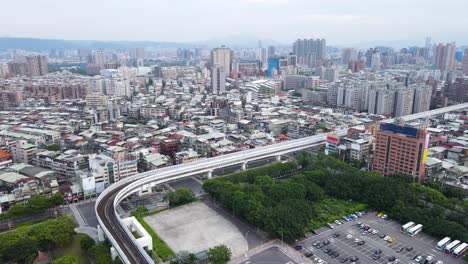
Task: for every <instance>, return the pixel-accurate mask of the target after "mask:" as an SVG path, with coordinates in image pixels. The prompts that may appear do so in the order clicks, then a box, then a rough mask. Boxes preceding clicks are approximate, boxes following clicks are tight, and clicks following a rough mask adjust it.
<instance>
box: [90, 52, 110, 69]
mask: <svg viewBox="0 0 468 264" xmlns="http://www.w3.org/2000/svg"><path fill="white" fill-rule="evenodd" d="M93 62H94V64H96V65H99V66H101V67H104V64H106V62H107V54H106V53H105V52H104V51H96V52H95V53H94V56H93Z"/></svg>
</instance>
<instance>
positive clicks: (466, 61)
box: [462, 49, 468, 76]
mask: <svg viewBox="0 0 468 264" xmlns="http://www.w3.org/2000/svg"><path fill="white" fill-rule="evenodd" d="M462 71H463V74H464V75H466V76H468V49H465V52H464V53H463V59H462Z"/></svg>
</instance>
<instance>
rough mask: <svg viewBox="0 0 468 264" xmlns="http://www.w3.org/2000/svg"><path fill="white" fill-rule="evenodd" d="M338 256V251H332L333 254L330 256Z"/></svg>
mask: <svg viewBox="0 0 468 264" xmlns="http://www.w3.org/2000/svg"><path fill="white" fill-rule="evenodd" d="M339 256H340V253H338V252H336V251H335V252H333V254H332V255H331V257H332V258H336V257H339Z"/></svg>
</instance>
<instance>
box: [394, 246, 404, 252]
mask: <svg viewBox="0 0 468 264" xmlns="http://www.w3.org/2000/svg"><path fill="white" fill-rule="evenodd" d="M404 249H405V248H403V247H399V248H397V249H396V250H395V251H396V252H397V253H400V252H402V251H403V250H404Z"/></svg>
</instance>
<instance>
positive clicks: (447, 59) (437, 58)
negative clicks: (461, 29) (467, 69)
mask: <svg viewBox="0 0 468 264" xmlns="http://www.w3.org/2000/svg"><path fill="white" fill-rule="evenodd" d="M455 51H456V44H455V42H452V43H447V44H445V45H444V44H442V43H439V44H438V45H436V46H434V56H433V65H434V68H436V69H439V70H441V71H452V70H455V67H456V63H455Z"/></svg>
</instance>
